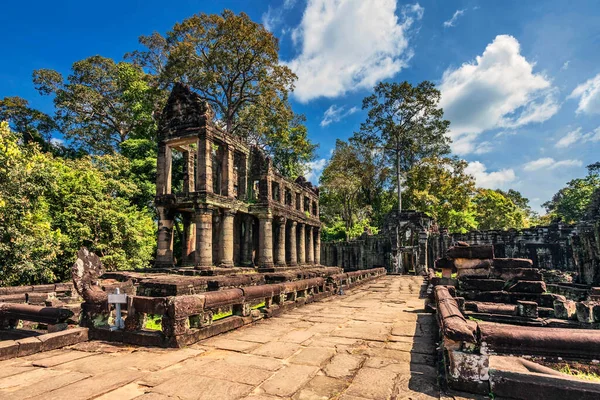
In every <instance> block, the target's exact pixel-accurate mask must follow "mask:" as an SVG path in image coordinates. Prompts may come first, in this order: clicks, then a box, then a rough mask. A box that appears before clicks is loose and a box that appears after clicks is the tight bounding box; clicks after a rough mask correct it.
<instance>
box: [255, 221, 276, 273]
mask: <svg viewBox="0 0 600 400" xmlns="http://www.w3.org/2000/svg"><path fill="white" fill-rule="evenodd" d="M257 258H258V259H257V264H258V267H259V268H271V267H273V218H272V217H271V216H261V217H259V218H258V257H257Z"/></svg>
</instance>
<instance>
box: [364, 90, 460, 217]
mask: <svg viewBox="0 0 600 400" xmlns="http://www.w3.org/2000/svg"><path fill="white" fill-rule="evenodd" d="M439 101H440V92H439V90H437V89H436V88H435V86H434V84H433V83H431V82H428V81H423V82H421V83H420V84H418V85H417V86H412V85H411V84H410V83H408V82H406V81H405V82H402V83H396V82H394V83H384V82H381V83H379V84H377V86H375V89H374V93H373V94H372V95H371V96H369V97H366V98H365V99H364V100H363V109H366V110H368V118H367V120H366V122H365V123H363V124H362V125H361V130H360V132H359V136H360V137H361V138H362V139H363V140H364V139H365V138H367V139H368V140H371V141H373V142H375V143H377V144H378V145H379V146H380V147H381V148H382V149H383V150H384V153H385V155H386V158H387V159H388V164H389V165H390V166H391V167H392V168H393V169H394V170H395V171H396V185H397V194H398V210H399V211H402V181H403V178H406V175H407V174H408V173H409V171H410V170H411V168H412V167H413V166H414V165H415V164H416V163H417V162H418V161H419V160H421V159H423V158H426V157H436V156H440V155H444V154H448V153H449V152H450V147H449V142H450V139H449V138H448V137H447V136H446V135H445V134H446V132H447V131H448V127H449V125H450V122H449V121H446V120H444V119H443V115H444V112H443V110H442V109H441V108H439V107H438V104H439Z"/></svg>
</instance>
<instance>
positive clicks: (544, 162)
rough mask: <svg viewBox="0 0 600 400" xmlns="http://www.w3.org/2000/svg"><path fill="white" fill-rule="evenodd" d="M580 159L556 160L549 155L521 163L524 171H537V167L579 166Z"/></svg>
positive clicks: (580, 163)
mask: <svg viewBox="0 0 600 400" xmlns="http://www.w3.org/2000/svg"><path fill="white" fill-rule="evenodd" d="M582 164H583V163H582V162H581V160H562V161H556V160H554V158H551V157H544V158H539V159H537V160H534V161H529V162H528V163H525V165H523V169H524V170H525V171H537V170H538V169H542V168H543V169H545V170H551V169H556V168H560V167H581V165H582Z"/></svg>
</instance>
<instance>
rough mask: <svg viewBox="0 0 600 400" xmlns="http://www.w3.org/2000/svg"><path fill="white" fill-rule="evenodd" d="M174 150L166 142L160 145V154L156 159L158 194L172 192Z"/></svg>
mask: <svg viewBox="0 0 600 400" xmlns="http://www.w3.org/2000/svg"><path fill="white" fill-rule="evenodd" d="M171 154H172V151H171V148H170V147H169V146H167V145H166V144H164V143H163V144H160V145H159V147H158V156H157V160H156V195H157V196H160V195H163V194H169V193H171V167H172V157H171Z"/></svg>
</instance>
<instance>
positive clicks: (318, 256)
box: [314, 226, 321, 265]
mask: <svg viewBox="0 0 600 400" xmlns="http://www.w3.org/2000/svg"><path fill="white" fill-rule="evenodd" d="M314 239H315V264H317V265H320V264H321V230H320V229H319V228H318V227H316V226H315V227H314Z"/></svg>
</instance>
